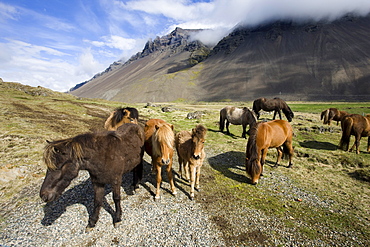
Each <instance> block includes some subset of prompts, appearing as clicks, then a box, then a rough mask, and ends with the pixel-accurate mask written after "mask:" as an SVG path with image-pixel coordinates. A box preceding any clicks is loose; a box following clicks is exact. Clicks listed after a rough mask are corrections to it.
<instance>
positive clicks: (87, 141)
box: [43, 131, 121, 170]
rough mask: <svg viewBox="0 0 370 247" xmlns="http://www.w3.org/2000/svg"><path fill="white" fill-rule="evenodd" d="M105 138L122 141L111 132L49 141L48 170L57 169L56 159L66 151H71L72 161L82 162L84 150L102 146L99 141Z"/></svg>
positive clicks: (46, 156)
mask: <svg viewBox="0 0 370 247" xmlns="http://www.w3.org/2000/svg"><path fill="white" fill-rule="evenodd" d="M105 136H108V137H110V138H114V139H119V140H120V139H121V138H120V137H119V136H118V134H116V132H113V131H109V132H102V133H85V134H81V135H77V136H75V137H71V138H68V139H62V140H57V141H53V142H49V141H47V144H46V146H45V148H44V154H43V161H44V163H45V164H46V167H47V168H48V169H50V170H55V169H57V167H56V165H55V162H54V157H55V156H56V155H57V154H58V153H60V152H65V150H69V152H68V154H69V156H70V158H71V159H73V160H82V158H83V156H84V149H85V148H94V145H100V144H101V141H99V140H97V139H98V138H101V137H105ZM110 141H112V140H110Z"/></svg>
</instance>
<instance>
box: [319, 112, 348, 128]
mask: <svg viewBox="0 0 370 247" xmlns="http://www.w3.org/2000/svg"><path fill="white" fill-rule="evenodd" d="M346 115H348V113H347V112H345V111H339V110H338V109H337V108H329V109H326V110H324V111H322V112H321V118H320V119H321V120H323V124H328V125H330V123H331V121H332V120H334V121H337V125H338V124H339V122H340V121H342V119H343V118H344V117H345V116H346Z"/></svg>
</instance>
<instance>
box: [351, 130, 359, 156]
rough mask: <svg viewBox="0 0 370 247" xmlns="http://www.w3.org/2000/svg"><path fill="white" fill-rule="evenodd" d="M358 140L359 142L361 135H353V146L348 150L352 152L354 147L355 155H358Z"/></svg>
mask: <svg viewBox="0 0 370 247" xmlns="http://www.w3.org/2000/svg"><path fill="white" fill-rule="evenodd" d="M360 140H361V134H357V135H355V142H354V143H353V146H352V147H351V149H350V150H349V151H350V152H352V151H353V150H354V148H355V147H356V154H360Z"/></svg>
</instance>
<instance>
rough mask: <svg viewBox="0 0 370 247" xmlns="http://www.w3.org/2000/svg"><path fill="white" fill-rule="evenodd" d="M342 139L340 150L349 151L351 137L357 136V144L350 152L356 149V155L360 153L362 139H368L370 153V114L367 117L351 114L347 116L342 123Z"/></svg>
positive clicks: (355, 143) (354, 144)
mask: <svg viewBox="0 0 370 247" xmlns="http://www.w3.org/2000/svg"><path fill="white" fill-rule="evenodd" d="M341 127H342V137H341V139H340V144H339V148H340V149H342V150H344V151H348V148H349V141H350V137H351V135H353V136H355V142H354V143H353V146H352V147H351V149H350V150H349V151H350V152H351V151H352V150H353V149H354V148H355V147H356V153H357V154H359V153H360V140H361V137H368V140H367V151H368V152H370V114H367V115H366V117H364V116H361V115H359V114H350V115H347V116H345V117H344V118H343V119H342V122H341Z"/></svg>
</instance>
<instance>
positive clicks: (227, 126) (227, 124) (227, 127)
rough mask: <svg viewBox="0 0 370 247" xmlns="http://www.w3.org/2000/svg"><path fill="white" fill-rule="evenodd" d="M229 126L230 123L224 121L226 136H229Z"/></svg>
mask: <svg viewBox="0 0 370 247" xmlns="http://www.w3.org/2000/svg"><path fill="white" fill-rule="evenodd" d="M229 125H230V122H229V120H227V119H226V134H228V135H230V131H229Z"/></svg>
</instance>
